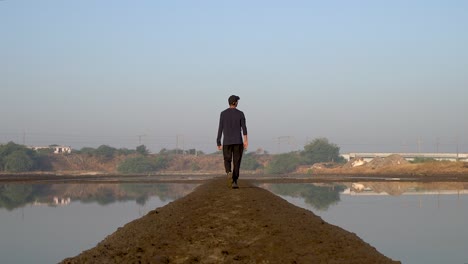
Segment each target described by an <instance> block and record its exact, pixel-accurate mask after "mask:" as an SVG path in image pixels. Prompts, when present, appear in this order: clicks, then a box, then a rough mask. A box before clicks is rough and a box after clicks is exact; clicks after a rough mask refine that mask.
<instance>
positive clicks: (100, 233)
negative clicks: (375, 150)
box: [0, 182, 468, 264]
mask: <svg viewBox="0 0 468 264" xmlns="http://www.w3.org/2000/svg"><path fill="white" fill-rule="evenodd" d="M196 186H197V185H196V184H150V183H146V184H132V183H124V184H111V183H106V184H98V183H93V184H2V185H0V263H13V264H15V263H56V262H58V261H60V260H62V259H64V258H66V257H71V256H75V255H77V254H79V253H80V252H82V251H83V250H86V249H89V248H92V247H94V246H95V245H96V244H97V243H98V242H100V241H101V240H103V239H104V238H105V237H106V236H107V235H110V234H112V233H113V232H114V231H115V230H116V229H117V228H119V227H121V226H123V225H125V224H126V223H128V222H130V221H132V220H134V219H137V218H139V217H141V216H143V215H145V214H147V213H148V212H149V211H151V210H153V209H155V208H157V207H162V206H164V205H166V204H167V203H169V202H171V201H173V200H175V199H178V198H180V197H182V196H185V195H187V194H188V193H190V192H191V191H192V190H193V189H194V188H195V187H196ZM260 186H261V187H263V188H265V189H267V190H270V191H271V192H273V193H275V194H277V195H279V196H281V197H283V198H284V199H286V200H287V201H289V202H291V203H292V204H295V205H297V206H300V207H303V208H306V209H308V210H311V211H313V212H314V213H315V214H317V215H319V216H321V217H322V218H323V219H324V220H325V221H327V222H329V223H331V224H333V225H337V226H340V227H342V228H344V229H346V230H348V231H350V232H353V233H356V234H357V235H358V236H359V237H361V238H362V239H363V240H364V241H366V242H367V243H369V244H371V245H372V246H374V247H375V248H376V249H377V250H379V251H380V252H382V253H383V254H385V255H386V256H388V257H390V258H392V259H395V260H400V261H402V263H405V264H431V263H434V264H440V263H454V264H465V263H468V228H466V226H467V223H468V183H409V182H401V183H400V182H375V183H372V182H366V183H336V184H311V183H309V184H262V185H260Z"/></svg>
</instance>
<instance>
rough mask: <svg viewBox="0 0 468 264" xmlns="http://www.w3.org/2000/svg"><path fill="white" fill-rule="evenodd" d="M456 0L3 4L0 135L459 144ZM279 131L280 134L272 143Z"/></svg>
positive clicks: (396, 148) (83, 142)
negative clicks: (232, 105)
mask: <svg viewBox="0 0 468 264" xmlns="http://www.w3.org/2000/svg"><path fill="white" fill-rule="evenodd" d="M467 13H468V2H467V1H456V0H455V1H422V0H415V1H410V2H408V1H402V0H396V1H370V0H369V1H346V2H345V1H326V2H322V1H294V2H282V1H255V2H251V1H236V2H219V1H197V2H189V1H170V2H165V1H149V0H146V1H145V0H143V1H138V2H134V1H123V0H114V1H91V0H82V1H58V0H43V1H32V0H4V1H0V36H1V41H0V112H1V113H2V114H1V118H0V144H2V143H6V142H8V141H14V142H16V143H20V144H23V143H24V144H26V145H50V144H61V145H69V146H71V147H72V148H75V149H80V148H82V147H97V146H99V145H102V144H106V145H110V146H113V147H116V148H121V147H126V148H135V147H136V146H138V145H140V144H144V145H146V146H147V147H148V148H149V149H150V150H151V151H152V152H159V151H160V150H161V149H162V148H168V149H174V148H176V147H179V148H184V149H191V148H196V149H199V150H202V151H204V152H206V153H212V152H215V151H216V134H217V126H218V121H219V114H220V112H221V111H222V110H224V109H225V108H227V107H228V105H227V98H228V97H229V96H230V95H231V94H235V95H238V96H240V98H241V99H240V102H239V109H240V110H241V111H243V112H244V113H245V115H246V119H247V127H248V131H249V141H250V147H249V151H255V150H256V149H258V148H263V149H265V150H267V151H269V152H270V153H277V152H287V151H291V150H298V149H302V148H303V146H304V145H305V144H306V143H307V142H308V141H310V140H312V139H314V138H319V137H326V138H328V139H329V140H330V142H332V143H335V144H337V145H338V146H339V147H340V148H341V152H342V153H346V152H363V151H369V152H371V151H380V152H418V151H421V152H437V151H438V152H456V151H457V149H458V151H459V152H468V123H467V121H466V113H468V103H467V102H466V101H467V99H468V49H467V48H466V47H468V34H466V28H468V16H466V14H467ZM278 140H279V143H278Z"/></svg>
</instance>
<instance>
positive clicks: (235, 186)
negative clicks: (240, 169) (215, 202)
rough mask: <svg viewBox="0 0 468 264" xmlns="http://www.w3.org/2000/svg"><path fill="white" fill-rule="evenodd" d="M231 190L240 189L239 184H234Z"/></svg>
mask: <svg viewBox="0 0 468 264" xmlns="http://www.w3.org/2000/svg"><path fill="white" fill-rule="evenodd" d="M231 188H233V189H239V185H237V182H232V185H231Z"/></svg>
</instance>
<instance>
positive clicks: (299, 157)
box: [0, 138, 345, 174]
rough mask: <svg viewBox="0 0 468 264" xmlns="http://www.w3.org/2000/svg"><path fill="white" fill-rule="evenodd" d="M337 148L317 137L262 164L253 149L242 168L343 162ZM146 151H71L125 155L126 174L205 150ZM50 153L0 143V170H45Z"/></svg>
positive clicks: (274, 169) (279, 169)
mask: <svg viewBox="0 0 468 264" xmlns="http://www.w3.org/2000/svg"><path fill="white" fill-rule="evenodd" d="M339 151H340V148H339V147H338V146H337V145H336V144H334V143H331V142H329V141H328V139H326V138H316V139H314V140H313V141H312V142H311V143H309V144H307V145H305V146H304V150H302V151H294V152H290V153H283V154H276V155H271V156H272V158H271V160H270V161H269V162H268V164H267V165H266V167H265V168H264V167H263V165H261V164H260V163H259V162H258V158H257V155H256V154H255V153H254V152H251V153H246V154H244V156H243V158H242V163H241V169H243V170H257V169H264V171H265V172H266V173H268V174H284V173H290V172H293V171H295V170H296V169H297V167H298V166H300V165H312V164H315V163H319V162H334V163H343V162H344V161H345V160H344V158H343V157H341V156H340V153H339ZM149 153H150V152H149V150H148V149H147V147H146V146H145V145H140V146H137V147H136V148H135V149H127V148H120V149H117V148H113V147H111V146H108V145H101V146H99V147H97V148H90V147H84V148H82V149H80V150H76V151H74V154H80V155H88V156H92V157H95V158H97V159H98V160H100V161H102V162H106V161H110V160H112V159H114V158H115V157H116V156H128V157H126V158H125V159H124V160H123V161H122V162H120V163H119V164H118V165H117V171H118V172H120V173H125V174H131V173H150V172H156V171H159V170H162V169H165V168H167V166H168V164H169V162H170V160H171V159H172V157H173V156H174V155H177V154H188V155H203V154H204V153H203V152H201V151H198V150H196V149H190V150H180V149H174V150H168V149H162V150H161V151H160V152H159V154H158V155H149ZM218 154H220V152H219V153H218ZM63 155H67V154H63ZM51 157H53V156H52V149H40V150H37V151H35V150H32V149H30V148H27V147H26V146H23V145H19V144H16V143H14V142H9V143H7V144H4V145H0V171H7V172H28V171H48V170H50V169H51Z"/></svg>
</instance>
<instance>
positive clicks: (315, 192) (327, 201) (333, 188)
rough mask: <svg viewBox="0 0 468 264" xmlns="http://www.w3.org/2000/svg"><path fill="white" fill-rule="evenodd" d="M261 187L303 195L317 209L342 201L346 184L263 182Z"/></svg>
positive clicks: (324, 208) (291, 194) (293, 194)
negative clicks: (341, 194) (341, 196)
mask: <svg viewBox="0 0 468 264" xmlns="http://www.w3.org/2000/svg"><path fill="white" fill-rule="evenodd" d="M261 187H263V188H265V189H267V190H269V191H271V192H272V193H275V194H277V195H282V196H291V197H302V198H304V200H305V202H306V203H307V204H309V205H311V206H312V207H314V208H315V209H317V210H327V209H328V208H329V207H330V205H333V204H336V203H338V202H339V201H340V192H343V191H344V190H345V189H346V186H344V185H340V184H332V185H323V184H312V183H311V184H263V185H262V186H261Z"/></svg>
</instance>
